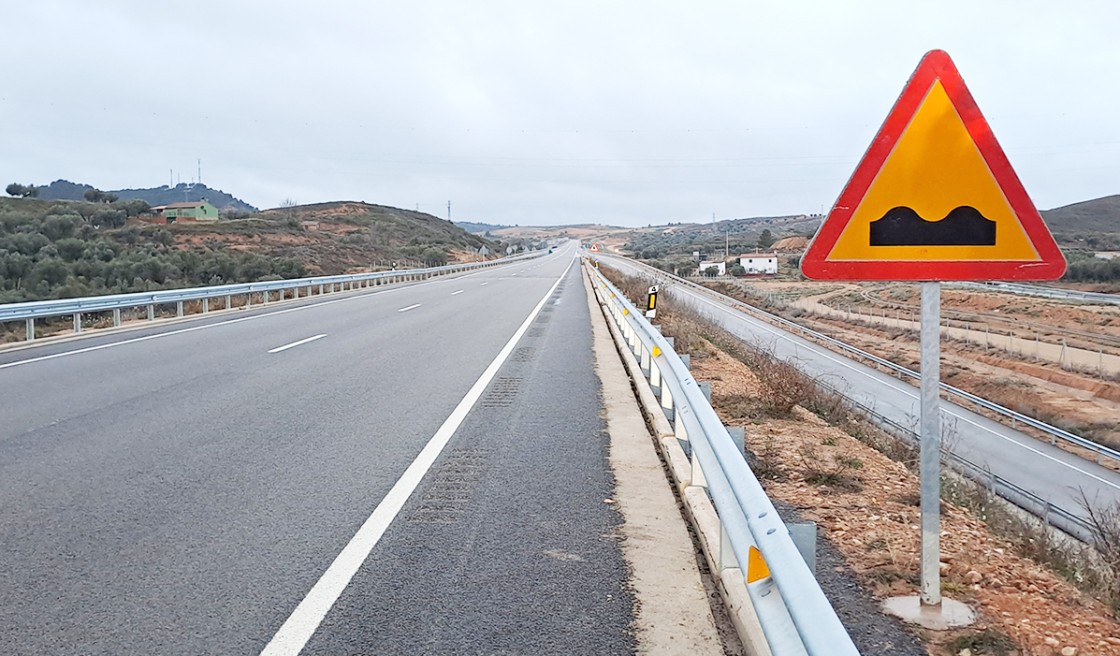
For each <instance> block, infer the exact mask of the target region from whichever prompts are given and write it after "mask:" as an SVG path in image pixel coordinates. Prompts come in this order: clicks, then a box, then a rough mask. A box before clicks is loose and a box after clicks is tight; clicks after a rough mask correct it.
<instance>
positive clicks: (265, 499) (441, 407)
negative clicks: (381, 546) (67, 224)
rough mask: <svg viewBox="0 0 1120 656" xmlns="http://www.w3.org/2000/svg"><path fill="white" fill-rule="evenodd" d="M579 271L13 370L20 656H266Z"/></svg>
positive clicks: (4, 432) (12, 638)
mask: <svg viewBox="0 0 1120 656" xmlns="http://www.w3.org/2000/svg"><path fill="white" fill-rule="evenodd" d="M570 261H571V250H563V251H561V252H559V253H558V254H556V255H553V256H551V257H546V258H542V259H538V260H533V261H530V262H526V263H519V264H514V265H509V266H507V267H501V268H496V269H488V270H486V271H483V272H479V273H476V274H468V275H466V276H463V277H461V278H459V279H446V278H445V279H437V280H435V281H430V282H427V283H422V284H415V285H411V286H407V287H393V288H387V289H385V290H379V291H377V292H374V293H357V294H355V295H351V296H346V297H341V298H339V297H332V296H327V297H324V298H323V299H322V302H317V301H318V300H319V299H317V298H316V299H312V300H311V301H309V302H308V304H307V305H306V306H303V307H294V306H293V307H284V306H278V307H270V308H269V309H267V310H261V311H259V314H257V313H256V312H258V311H254V314H253V315H252V316H251V317H245V318H244V319H245V320H241V321H230V320H216V319H213V318H204V319H199V320H198V322H188V323H186V324H175V325H170V326H166V327H158V328H152V329H150V332H146V333H145V334H144V335H143V336H142V339H137V338H136V336H135V335H130V334H129V333H122V334H117V335H112V336H97V337H95V338H93V339H94V340H95V342H93V343H95V344H96V345H97V346H98V347H99V348H98V349H97V350H84V349H85V348H86V346H85V345H86V344H89V343H91V342H86V341H85V340H76V341H68V342H66V343H65V344H52V345H43V346H42V347H35V348H31V349H25V350H21V351H19V352H18V353H15V354H6V355H5V357H4V359H3V360H2V361H0V362H2V364H0V367H2V368H0V398H3V399H4V402H3V404H2V406H0V554H2V555H0V643H2V644H4V645H5V652H6V653H15V654H23V653H27V654H53V653H59V654H62V653H67V654H69V653H83V654H119V653H183V654H198V653H256V652H259V651H260V650H261V649H262V648H263V647H264V645H265V644H266V643H267V642H268V641H269V640H270V639H271V638H272V637H273V635H274V634H275V632H276V631H277V629H278V628H279V627H280V626H281V625H282V624H283V623H284V622H285V620H286V619H287V618H288V617H289V616H290V614H291V613H292V611H293V609H294V608H295V607H296V604H298V603H299V601H300V600H301V599H303V598H304V596H305V595H306V594H307V593H308V591H309V590H310V589H311V588H312V587H313V586H314V585H315V583H316V581H317V580H318V579H319V577H320V576H321V575H322V574H323V572H324V571H325V570H326V569H327V567H328V566H329V565H330V564H331V562H332V561H333V560H334V558H335V557H336V556H337V555H338V553H339V550H341V549H342V548H343V546H344V545H346V544H347V543H348V542H349V541H350V540H351V538H352V537H353V536H354V534H355V532H356V531H358V529H359V527H360V526H361V525H362V524H363V522H364V521H365V520H366V519H367V517H368V516H369V514H370V513H371V511H373V509H374V508H375V507H377V506H378V504H379V503H380V502H381V501H382V499H383V498H384V497H385V495H386V493H387V492H388V491H389V490H390V488H391V487H392V486H393V485H394V483H395V482H396V481H397V480H398V479H399V477H400V476H401V473H402V472H403V471H404V470H405V469H406V468H407V467H408V466H409V463H411V462H412V461H413V459H414V458H416V456H417V454H418V453H419V452H420V451H421V449H422V448H423V447H424V445H425V444H426V443H427V442H428V440H429V439H431V438H432V436H433V434H435V433H436V431H437V430H438V429H440V427H441V425H442V424H443V423H444V421H445V419H447V418H448V416H449V415H450V414H451V413H452V411H453V410H454V409H455V408H456V405H457V404H458V403H459V401H460V399H462V398H463V397H464V395H465V394H466V393H467V391H468V390H469V389H470V388H471V387H472V385H474V384H475V382H476V381H477V380H478V379H479V376H480V375H481V374H482V373H483V371H484V370H486V368H487V367H488V365H490V363H491V362H492V361H493V359H494V357H495V355H496V354H497V353H498V352H499V350H501V349H502V347H503V346H504V345H506V344H507V342H508V341H509V339H510V337H511V336H512V335H513V334H514V332H515V331H516V330H517V328H518V326H520V325H521V324H522V322H523V321H525V319H526V317H527V316H528V315H529V314H530V312H531V310H532V309H533V308H534V306H535V305H536V304H537V303H538V302H539V301H540V300H541V299H542V298H543V296H544V295H545V294H546V292H547V291H548V290H549V289H550V288H551V286H552V285H554V284H556V282H557V280H558V277H559V276H560V275H561V273H562V272H563V271H564V270H565V269H566V268H567V267H568V265H569V263H570ZM572 271H574V269H572ZM569 275H571V272H569ZM406 308H408V309H407V310H406ZM316 336H321V337H318V338H317V339H314V340H311V341H307V340H309V338H313V337H316ZM301 342H302V343H301ZM285 346H289V348H286V349H284V350H277V349H279V348H281V347H285ZM270 351H272V352H270Z"/></svg>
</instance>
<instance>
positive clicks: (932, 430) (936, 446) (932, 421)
mask: <svg viewBox="0 0 1120 656" xmlns="http://www.w3.org/2000/svg"><path fill="white" fill-rule="evenodd" d="M921 312H922V326H921V349H922V362H921V374H922V387H921V394H922V402H921V432H922V435H921V457H920V461H919V463H920V464H919V470H920V476H921V509H922V575H921V605H922V606H940V605H941V396H940V388H941V283H939V282H923V283H922V310H921Z"/></svg>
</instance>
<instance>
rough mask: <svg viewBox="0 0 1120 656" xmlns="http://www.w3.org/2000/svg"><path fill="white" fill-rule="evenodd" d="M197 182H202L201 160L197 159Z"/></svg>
mask: <svg viewBox="0 0 1120 656" xmlns="http://www.w3.org/2000/svg"><path fill="white" fill-rule="evenodd" d="M198 184H202V160H201V159H199V160H198Z"/></svg>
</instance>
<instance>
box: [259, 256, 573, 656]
mask: <svg viewBox="0 0 1120 656" xmlns="http://www.w3.org/2000/svg"><path fill="white" fill-rule="evenodd" d="M573 262H574V260H573ZM571 268H572V263H571V262H569V263H568V267H567V268H566V269H564V273H562V274H560V277H559V278H557V279H556V282H555V283H553V285H552V287H551V288H550V289H549V290H548V292H547V293H545V295H544V298H542V299H541V300H540V302H539V303H537V306H536V307H535V308H533V311H532V312H530V313H529V316H528V317H527V318H526V319H525V321H524V322H523V323H522V324H521V327H519V328H518V329H517V331H516V332H514V333H513V337H510V338H509V341H508V342H506V345H505V346H503V347H502V350H501V351H499V352H498V355H497V356H496V357H495V358H494V361H493V362H491V363H490V366H488V367H486V370H485V371H483V372H482V375H481V376H479V378H478V380H476V381H475V383H474V385H472V386H471V388H470V390H469V391H468V392H467V394H466V396H464V397H463V400H462V401H459V404H458V405H457V406H455V409H454V410H452V411H451V414H450V415H449V416H448V417H447V419H446V420H444V422H443V425H441V426H440V427H439V429H438V430H437V431H436V433H435V435H433V436H432V439H430V440H428V443H427V444H426V445H425V446H424V448H423V449H422V450H421V451H420V453H419V454H418V455H417V456H416V459H415V460H413V461H412V464H411V465H409V466H408V469H406V470H405V472H404V474H402V475H401V477H400V479H398V480H397V482H396V483H395V484H394V485H393V488H392V489H391V490H389V493H388V494H386V495H385V498H384V499H382V500H381V503H379V504H377V507H376V508H374V510H373V513H372V514H371V515H370V516H369V517H368V518H367V519H366V521H365V522H363V523H362V526H361V528H359V529H358V532H357V533H355V534H354V537H353V538H351V539H350V542H348V543H347V544H346V546H345V547H343V549H342V551H341V552H340V553H339V554H338V556H337V557H335V559H334V562H332V563H331V564H330V567H328V568H327V571H326V572H324V573H323V575H322V576H321V577H320V578H319V580H318V582H316V583H315V585H314V587H312V588H311V590H310V591H309V592H308V593H307V596H306V597H304V598H303V601H301V602H300V603H299V605H298V606H296V609H295V610H294V611H292V614H291V615H290V616H289V617H288V619H287V620H286V621H285V622H284V624H283V625H281V627H280V629H279V630H278V631H277V632H276V634H275V635H273V636H272V640H270V641H269V642H268V644H267V645H265V648H264V650H263V651H261V656H295V655H296V654H299V652H300V651H301V650H302V649H303V647H304V645H306V644H307V641H308V640H310V639H311V636H312V635H314V634H315V631H316V630H317V629H318V628H319V624H320V623H322V621H323V618H324V617H326V616H327V613H328V612H329V611H330V609H331V607H332V606H334V603H335V602H336V601H338V597H339V596H340V595H341V594H342V591H343V590H345V589H346V586H347V585H349V584H350V580H351V579H353V578H354V575H355V574H357V573H358V569H359V568H360V567H361V566H362V563H364V562H365V560H366V558H368V557H369V554H370V552H372V551H373V548H374V547H375V546H377V543H378V542H379V541H380V540H381V536H382V535H384V534H385V531H386V530H387V529H388V528H389V525H390V524H391V523H392V522H393V520H394V519H395V518H396V516H397V514H398V513H400V511H401V508H403V507H404V504H405V502H406V501H408V498H409V497H410V496H412V493H413V491H415V490H416V487H417V486H418V485H419V484H420V481H421V480H423V478H424V474H426V473H427V471H428V470H429V469H431V467H432V464H433V463H434V462H435V460H436V458H438V457H439V454H440V453H441V452H442V451H443V449H444V447H445V446H447V443H448V442H450V441H451V437H452V436H453V435H454V434H455V431H456V430H458V428H459V425H460V424H462V423H463V420H464V419H466V417H467V413H469V412H470V411H471V408H473V407H474V404H475V403H476V402H477V401H478V399H479V398H480V397H481V396H482V393H483V392H484V391H485V390H486V386H487V385H489V384H490V381H491V380H493V378H494V376H495V375H497V373H498V370H499V369H500V368H501V366H502V365H503V364H504V363H505V361H506V359H507V358H509V355H510V353H512V352H513V349H514V347H516V346H517V342H519V341H520V340H521V336H522V335H524V334H525V332H526V331H527V330H529V325H530V324H532V323H533V320H534V319H536V318H537V315H538V314H540V311H541V308H543V307H544V305H545V303H546V302H547V301H548V299H549V297H551V296H552V294H553V292H555V291H556V288H557V287H559V286H560V281H561V280H563V279H564V276H566V275H567V274H568V271H569V270H571Z"/></svg>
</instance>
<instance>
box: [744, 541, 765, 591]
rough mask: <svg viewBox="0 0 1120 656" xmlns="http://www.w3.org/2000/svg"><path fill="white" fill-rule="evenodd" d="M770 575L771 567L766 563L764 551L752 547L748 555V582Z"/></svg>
mask: <svg viewBox="0 0 1120 656" xmlns="http://www.w3.org/2000/svg"><path fill="white" fill-rule="evenodd" d="M768 576H770V568H769V567H768V566H767V565H766V559H765V558H763V557H762V552H761V551H759V550H758V548H757V547H751V550H750V552H749V555H748V556H747V583H754V582H755V581H761V580H762V579H764V578H766V577H768Z"/></svg>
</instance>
